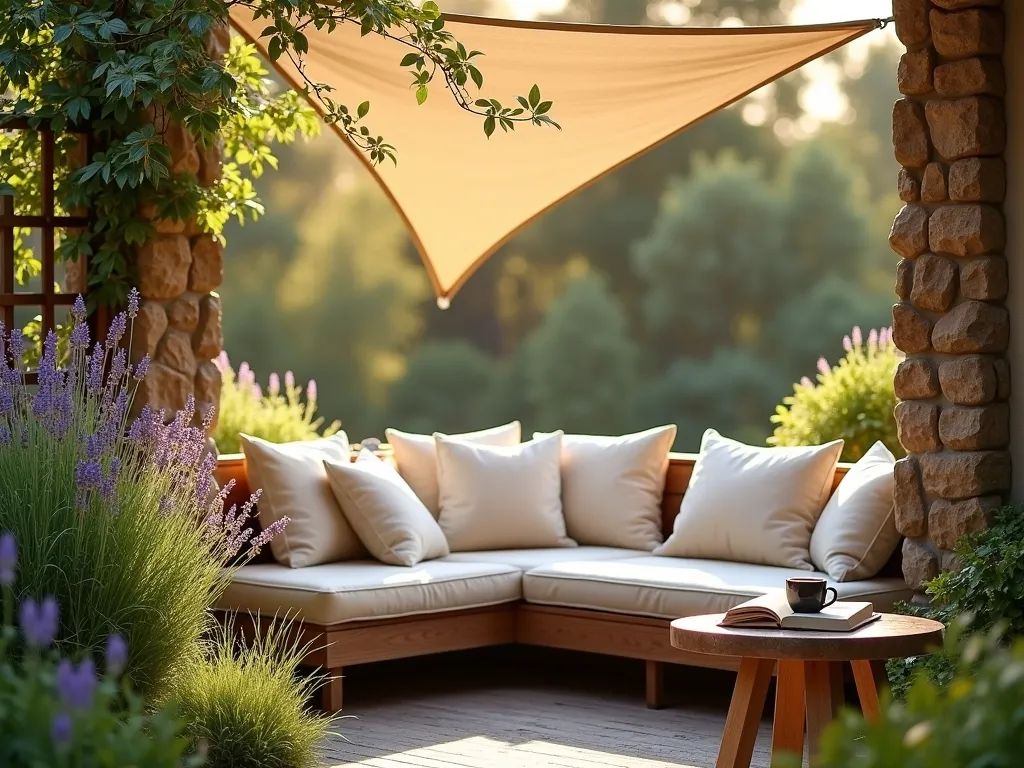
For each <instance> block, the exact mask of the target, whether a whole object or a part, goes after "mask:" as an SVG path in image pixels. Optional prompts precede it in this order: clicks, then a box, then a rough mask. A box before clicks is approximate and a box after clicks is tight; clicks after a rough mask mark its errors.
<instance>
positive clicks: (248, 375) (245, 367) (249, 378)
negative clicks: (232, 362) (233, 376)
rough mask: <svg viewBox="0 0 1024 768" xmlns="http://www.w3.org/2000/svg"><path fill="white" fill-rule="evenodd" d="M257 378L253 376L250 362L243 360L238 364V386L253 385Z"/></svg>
mask: <svg viewBox="0 0 1024 768" xmlns="http://www.w3.org/2000/svg"><path fill="white" fill-rule="evenodd" d="M255 380H256V377H255V376H253V373H252V369H251V368H250V367H249V364H248V363H245V362H243V363H242V364H241V365H240V366H238V386H239V388H242V387H248V386H251V385H252V382H253V381H255Z"/></svg>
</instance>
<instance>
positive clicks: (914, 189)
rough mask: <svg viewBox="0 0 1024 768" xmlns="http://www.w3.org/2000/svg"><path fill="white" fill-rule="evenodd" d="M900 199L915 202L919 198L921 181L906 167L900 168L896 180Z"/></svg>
mask: <svg viewBox="0 0 1024 768" xmlns="http://www.w3.org/2000/svg"><path fill="white" fill-rule="evenodd" d="M896 186H897V189H898V191H899V195H900V200H902V201H903V202H905V203H916V202H917V201H918V200H920V199H921V182H919V181H918V180H917V179H915V178H914V174H912V173H911V172H910V171H908V170H907V169H906V168H900V173H899V177H898V178H897V181H896Z"/></svg>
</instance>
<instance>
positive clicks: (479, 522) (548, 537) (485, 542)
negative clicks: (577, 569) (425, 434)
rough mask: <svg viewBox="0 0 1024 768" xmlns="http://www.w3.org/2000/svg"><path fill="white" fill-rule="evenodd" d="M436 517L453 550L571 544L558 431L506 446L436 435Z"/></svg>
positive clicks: (566, 545) (560, 439) (526, 547)
mask: <svg viewBox="0 0 1024 768" xmlns="http://www.w3.org/2000/svg"><path fill="white" fill-rule="evenodd" d="M435 437H436V438H437V481H438V486H439V487H440V492H441V494H440V500H441V514H440V516H439V517H438V522H439V523H440V524H441V530H443V531H444V535H445V536H446V537H447V539H448V546H449V547H451V550H452V551H453V552H460V551H466V550H473V549H528V548H531V547H574V546H576V542H574V541H573V540H572V539H570V538H569V537H568V536H567V535H566V533H565V519H564V518H563V517H562V496H561V491H562V482H561V472H560V469H559V462H560V458H561V446H562V433H561V432H555V433H554V434H552V435H549V436H547V437H540V438H537V439H535V440H531V441H530V442H528V443H521V444H519V445H510V446H492V445H475V444H473V443H467V442H463V441H462V440H457V439H454V438H449V437H445V436H444V435H436V436H435Z"/></svg>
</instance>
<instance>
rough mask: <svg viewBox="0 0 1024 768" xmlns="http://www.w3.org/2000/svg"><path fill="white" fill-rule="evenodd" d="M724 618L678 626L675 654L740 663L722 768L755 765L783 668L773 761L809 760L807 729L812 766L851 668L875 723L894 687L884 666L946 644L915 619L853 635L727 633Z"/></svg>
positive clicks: (937, 631)
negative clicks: (768, 702)
mask: <svg viewBox="0 0 1024 768" xmlns="http://www.w3.org/2000/svg"><path fill="white" fill-rule="evenodd" d="M723 616H724V614H721V613H719V614H714V615H709V616H691V617H689V618H685V619H676V620H675V621H673V622H672V628H671V643H672V646H673V647H674V648H678V649H680V650H683V651H690V652H691V653H705V654H710V655H713V656H733V657H739V658H740V659H741V661H740V667H739V676H738V677H737V678H736V687H735V688H734V689H733V694H732V701H731V703H730V704H729V715H728V717H727V718H726V721H725V731H724V732H723V734H722V746H721V748H720V749H719V751H718V761H717V762H716V763H715V768H748V766H749V765H750V759H751V757H752V756H753V752H754V739H755V738H756V737H757V727H758V723H759V722H760V720H761V713H762V712H763V711H764V703H765V699H766V697H767V695H768V684H769V682H770V681H771V677H772V673H773V672H775V670H776V665H778V681H777V685H776V693H775V721H774V727H773V729H772V755H773V756H774V755H776V754H777V753H779V752H791V753H794V754H798V755H803V749H804V725H805V722H806V727H807V741H808V750H809V752H810V755H811V758H812V760H813V759H814V757H815V756H816V755H817V751H818V743H819V739H820V737H821V733H822V731H823V730H824V729H825V726H827V725H828V724H829V723H830V722H831V721H832V719H833V718H834V717H835V715H836V712H837V711H838V708H839V707H840V706H841V704H842V701H843V665H844V664H845V663H849V664H850V665H851V666H852V667H853V679H854V682H855V683H856V686H857V696H858V697H859V698H860V705H861V709H862V710H863V712H864V715H865V717H867V718H868V719H871V718H874V717H877V716H878V714H879V705H878V701H879V690H880V689H882V690H884V689H885V687H887V686H888V679H887V678H886V674H885V659H890V658H905V657H907V656H919V655H922V654H926V653H931V651H932V649H934V648H935V647H937V646H939V645H941V643H942V629H943V627H942V624H940V623H939V622H937V621H932V620H931V619H922V618H917V617H914V616H898V615H894V614H882V618H880V619H878V620H876V621H873V622H871V623H870V624H866V625H864V626H862V627H861V628H860V629H856V630H854V631H853V632H811V631H806V630H784V629H752V628H738V627H720V626H718V623H719V622H720V621H721V620H722V617H723Z"/></svg>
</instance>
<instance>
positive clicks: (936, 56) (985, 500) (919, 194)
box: [889, 0, 1016, 589]
mask: <svg viewBox="0 0 1024 768" xmlns="http://www.w3.org/2000/svg"><path fill="white" fill-rule="evenodd" d="M1015 1H1016V0H1015ZM1001 5H1002V0H930V1H929V0H894V2H893V15H894V17H895V24H896V34H897V35H898V36H899V39H900V40H901V41H902V43H903V44H904V45H905V46H906V48H907V52H906V53H905V54H904V55H903V58H902V59H901V61H900V66H899V73H898V81H899V89H900V92H901V93H902V94H903V98H901V99H900V100H899V101H897V102H896V104H895V106H894V108H893V145H894V147H895V154H896V159H897V161H898V162H899V163H900V164H901V165H902V166H903V168H902V169H901V171H900V173H899V181H898V185H899V194H900V198H901V199H902V200H903V201H904V203H905V205H904V207H903V208H902V209H901V210H900V212H899V214H897V216H896V220H895V221H894V222H893V227H892V233H891V235H890V238H889V242H890V244H891V245H892V248H893V250H894V251H896V253H897V254H898V255H899V256H900V257H901V260H900V262H899V265H898V266H897V278H896V293H897V295H898V297H899V301H898V303H897V304H896V305H895V306H894V307H893V339H894V341H895V343H896V345H897V346H898V347H899V348H900V349H901V350H903V351H904V352H905V353H906V355H907V357H906V360H905V361H904V362H903V363H901V364H900V367H899V369H898V370H897V372H896V377H895V388H896V395H897V397H898V398H899V400H900V402H899V404H898V405H897V406H896V421H897V426H898V429H899V436H900V442H901V443H902V444H903V447H904V448H906V449H907V452H908V454H909V455H908V456H907V458H905V459H901V460H900V461H899V462H898V464H897V466H896V491H895V496H896V498H895V501H896V524H897V527H898V528H899V531H900V533H901V534H903V535H904V536H906V540H905V542H904V547H903V572H904V575H905V576H906V578H907V581H908V583H909V584H910V585H911V586H912V587H914V588H918V589H919V588H920V587H921V585H922V584H923V582H925V581H927V580H928V579H930V578H932V577H934V576H935V575H936V574H937V573H938V572H939V571H940V570H946V569H949V568H951V567H955V560H954V558H953V556H952V554H951V552H950V550H951V549H952V548H953V546H954V544H955V542H956V541H957V539H958V538H959V537H960V536H962V535H963V534H965V533H968V532H970V531H974V530H978V529H980V528H983V527H984V526H985V525H987V522H988V520H989V516H990V515H991V513H992V512H993V510H995V509H996V508H997V507H998V506H999V505H1000V504H1001V503H1002V501H1003V497H1004V495H1005V494H1006V493H1007V492H1008V491H1009V489H1010V483H1011V475H1010V454H1009V451H1008V445H1009V439H1010V429H1009V428H1010V413H1009V405H1008V404H1007V399H1008V398H1009V394H1010V367H1009V363H1008V360H1007V357H1006V351H1007V346H1008V341H1009V328H1010V323H1009V313H1008V311H1007V308H1006V306H1005V299H1006V295H1007V290H1008V284H1009V282H1008V275H1007V260H1006V258H1005V256H1004V247H1005V222H1004V219H1003V211H1002V203H1003V199H1004V196H1005V192H1006V171H1005V166H1004V162H1003V159H1002V153H1003V151H1004V148H1005V146H1006V119H1005V116H1004V108H1003V97H1004V95H1005V90H1006V86H1005V78H1004V73H1003V63H1002V58H1001V57H1002V53H1003V47H1004V36H1005V22H1004V18H1003V13H1002V10H1001Z"/></svg>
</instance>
